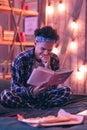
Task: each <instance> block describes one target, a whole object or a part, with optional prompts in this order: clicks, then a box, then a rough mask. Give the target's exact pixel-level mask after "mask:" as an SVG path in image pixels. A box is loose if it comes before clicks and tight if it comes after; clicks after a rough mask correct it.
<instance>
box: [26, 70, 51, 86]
mask: <svg viewBox="0 0 87 130" xmlns="http://www.w3.org/2000/svg"><path fill="white" fill-rule="evenodd" d="M52 75H53V74H52V73H50V74H49V73H46V72H45V71H42V70H40V69H34V70H33V72H32V74H31V76H30V78H29V79H28V81H27V83H28V84H31V85H33V86H38V85H40V84H41V83H43V82H45V81H49V79H50V78H51V76H52Z"/></svg>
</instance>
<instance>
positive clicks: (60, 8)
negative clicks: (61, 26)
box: [58, 0, 65, 12]
mask: <svg viewBox="0 0 87 130" xmlns="http://www.w3.org/2000/svg"><path fill="white" fill-rule="evenodd" d="M58 11H59V12H64V11H65V5H64V3H63V2H62V0H60V2H59V4H58Z"/></svg>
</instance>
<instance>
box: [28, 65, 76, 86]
mask: <svg viewBox="0 0 87 130" xmlns="http://www.w3.org/2000/svg"><path fill="white" fill-rule="evenodd" d="M72 72H73V71H72V70H68V69H59V70H57V71H53V70H50V69H47V68H43V67H38V68H35V69H34V70H33V72H32V74H31V76H30V77H29V79H28V81H27V83H28V84H30V85H33V86H38V85H40V84H41V83H42V82H45V81H46V82H50V84H51V85H55V84H57V85H58V84H62V83H64V82H65V81H66V79H67V78H68V77H69V76H70V75H71V73H72Z"/></svg>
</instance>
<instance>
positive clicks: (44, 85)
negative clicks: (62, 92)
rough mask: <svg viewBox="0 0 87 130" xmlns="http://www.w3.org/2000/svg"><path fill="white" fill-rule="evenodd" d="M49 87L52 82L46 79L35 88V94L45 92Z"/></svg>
mask: <svg viewBox="0 0 87 130" xmlns="http://www.w3.org/2000/svg"><path fill="white" fill-rule="evenodd" d="M49 87H50V84H49V83H48V82H47V81H45V82H43V83H42V84H40V85H39V86H37V87H35V88H34V90H33V93H34V95H37V94H39V93H42V92H45V91H46V90H47V89H48V88H49Z"/></svg>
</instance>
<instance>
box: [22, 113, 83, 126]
mask: <svg viewBox="0 0 87 130" xmlns="http://www.w3.org/2000/svg"><path fill="white" fill-rule="evenodd" d="M83 119H84V117H83V116H77V115H76V117H75V120H70V121H63V122H58V123H39V122H38V121H37V122H36V123H33V122H32V123H30V122H28V119H23V120H21V121H22V122H25V123H28V124H30V125H31V126H33V127H40V126H45V127H47V126H61V125H77V124H81V123H83Z"/></svg>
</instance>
